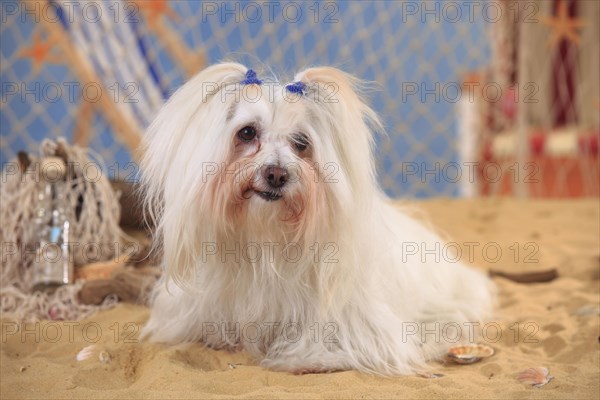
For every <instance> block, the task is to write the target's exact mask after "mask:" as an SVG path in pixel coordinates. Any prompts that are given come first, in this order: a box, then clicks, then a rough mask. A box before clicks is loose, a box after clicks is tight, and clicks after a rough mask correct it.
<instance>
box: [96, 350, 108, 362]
mask: <svg viewBox="0 0 600 400" xmlns="http://www.w3.org/2000/svg"><path fill="white" fill-rule="evenodd" d="M98 360H100V362H101V363H102V364H108V363H109V362H110V354H108V352H107V351H106V350H102V351H101V352H100V353H98Z"/></svg>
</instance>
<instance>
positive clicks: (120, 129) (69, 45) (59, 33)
mask: <svg viewBox="0 0 600 400" xmlns="http://www.w3.org/2000/svg"><path fill="white" fill-rule="evenodd" d="M24 1H25V2H26V3H28V4H30V8H31V9H33V10H35V12H36V14H37V15H36V18H37V19H36V20H37V21H39V22H40V24H41V25H42V26H43V27H44V29H45V30H46V32H47V33H48V34H49V35H50V36H51V37H52V38H53V40H54V42H55V43H56V44H57V46H58V47H59V48H60V50H61V52H62V55H63V56H64V60H65V64H66V65H68V66H70V67H71V68H73V71H74V72H75V74H76V75H77V77H78V78H79V81H80V82H81V84H82V85H86V84H93V85H95V86H96V87H97V88H100V95H99V96H98V99H97V102H96V103H94V104H97V106H98V107H99V108H100V109H101V110H102V112H103V113H104V116H105V117H106V120H107V121H108V123H109V124H110V125H111V126H112V128H113V130H114V133H115V136H116V138H117V140H119V141H120V142H121V143H123V144H124V145H125V146H126V147H127V148H128V149H129V150H130V152H131V154H132V156H133V158H134V159H136V160H139V159H140V158H141V153H140V151H141V150H140V146H139V145H140V143H141V139H142V132H141V129H139V127H138V125H137V122H136V121H135V120H133V119H132V117H131V116H130V115H128V114H126V113H123V112H121V110H119V106H118V105H117V104H116V103H115V102H114V100H113V98H112V96H109V95H108V93H109V92H108V90H106V88H105V87H104V85H103V84H102V80H101V79H100V77H99V76H98V75H97V74H96V72H95V71H94V68H93V67H92V65H91V64H90V62H89V60H87V59H86V58H85V57H83V55H82V54H81V52H80V51H79V49H77V48H76V46H75V45H74V44H73V40H72V39H71V37H70V36H69V34H68V33H67V32H66V31H65V30H64V29H63V27H62V26H61V25H60V24H59V23H57V22H56V21H57V20H58V17H57V18H56V19H54V18H53V19H50V18H47V17H46V16H45V15H44V14H43V13H44V12H45V11H46V7H44V5H45V3H44V2H40V1H39V0H24ZM51 8H52V7H51ZM83 101H86V100H83Z"/></svg>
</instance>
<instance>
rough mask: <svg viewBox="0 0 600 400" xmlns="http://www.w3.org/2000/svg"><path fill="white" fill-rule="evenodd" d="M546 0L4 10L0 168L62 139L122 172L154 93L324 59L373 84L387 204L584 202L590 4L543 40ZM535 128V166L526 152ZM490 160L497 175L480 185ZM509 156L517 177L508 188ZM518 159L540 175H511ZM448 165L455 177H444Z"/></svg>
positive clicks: (592, 63) (590, 144)
mask: <svg viewBox="0 0 600 400" xmlns="http://www.w3.org/2000/svg"><path fill="white" fill-rule="evenodd" d="M561 1H563V0H548V1H542V0H536V1H520V2H517V1H511V0H502V1H493V0H490V1H475V2H453V1H446V2H439V1H431V2H429V1H428V2H417V1H373V2H371V1H344V2H307V3H300V2H200V1H190V2H186V1H177V2H168V1H161V0H154V1H137V2H121V1H113V2H101V1H88V2H66V1H62V0H61V1H55V2H40V3H35V2H31V1H25V2H18V3H17V2H3V4H2V16H1V17H2V26H1V27H0V33H1V36H2V51H1V65H2V67H1V71H0V81H1V84H2V91H3V93H2V103H1V105H0V106H1V111H2V112H1V114H2V115H1V116H0V131H1V135H2V143H1V146H0V152H1V154H2V157H3V160H8V159H9V158H11V157H12V155H13V154H14V153H15V152H16V151H17V150H19V149H24V150H31V149H35V148H36V147H37V144H38V143H39V141H40V140H41V139H42V138H44V137H51V138H56V137H59V136H66V137H68V138H69V139H71V140H73V141H75V142H76V143H78V144H81V145H84V146H90V147H91V148H93V149H94V150H96V151H97V152H98V153H100V154H101V156H102V157H103V158H104V159H105V160H107V163H108V164H109V168H108V172H109V173H110V174H111V175H117V177H119V178H130V177H131V176H134V172H135V169H136V167H135V165H133V164H128V162H129V161H131V160H135V159H136V156H135V155H133V154H132V148H133V147H134V146H135V145H136V144H137V143H138V142H139V137H140V136H141V134H142V131H143V129H144V128H145V127H146V126H147V124H148V122H149V121H150V120H151V118H152V116H153V115H154V113H155V112H156V109H157V108H158V107H159V105H160V102H161V98H163V97H167V96H168V94H169V93H171V92H172V91H173V90H174V89H176V88H177V87H178V86H180V85H181V84H182V83H183V82H185V80H186V79H187V78H188V77H189V76H190V75H191V74H193V73H194V72H195V71H197V70H198V69H200V68H202V67H204V66H206V65H208V64H211V63H214V62H217V61H220V60H222V59H226V58H231V57H233V58H236V59H237V60H241V61H243V62H245V63H246V64H247V65H248V66H250V67H256V66H257V65H258V64H266V65H269V66H272V67H273V68H274V70H275V71H276V72H280V73H281V75H282V78H283V79H285V78H288V77H290V76H291V75H292V74H293V73H294V72H295V71H297V70H299V69H301V68H304V67H307V66H311V65H316V64H321V65H323V64H328V65H334V66H337V67H340V68H343V69H345V70H347V71H349V72H351V73H353V74H355V75H357V76H359V77H361V78H363V79H366V80H370V81H376V82H377V83H378V84H379V89H380V90H379V91H378V92H376V93H375V94H374V96H373V102H374V108H375V109H376V111H377V112H379V113H380V114H381V116H382V119H383V121H384V122H385V125H386V128H387V131H388V132H389V137H388V138H385V139H382V140H381V141H380V143H379V147H378V153H377V161H378V166H379V171H380V181H381V183H382V186H383V188H384V189H385V190H386V191H387V192H388V193H389V194H391V195H393V196H406V197H411V196H418V197H428V196H433V195H451V196H455V195H461V194H462V195H477V194H481V193H483V194H494V193H513V194H514V193H517V194H521V195H525V196H527V195H532V196H548V195H559V196H560V195H597V194H598V184H597V181H598V179H597V178H598V168H597V146H598V141H597V132H598V126H599V122H598V114H599V108H600V83H599V82H598V74H597V71H598V69H599V65H598V64H599V56H598V47H599V45H598V41H597V38H598V36H599V35H600V33H599V31H598V26H599V25H600V24H599V7H600V6H599V4H598V2H595V1H581V2H577V3H576V4H575V2H573V1H567V0H564V2H565V4H566V3H568V7H567V9H568V10H567V11H568V15H567V16H568V17H569V18H581V19H582V20H583V21H582V22H583V24H581V25H578V26H576V27H575V28H574V32H575V33H576V35H577V36H578V37H580V43H579V44H578V45H577V44H575V43H571V42H572V40H573V38H571V37H560V38H558V39H557V42H556V43H554V44H552V43H548V39H549V38H550V37H552V35H553V34H554V33H553V32H554V31H555V30H556V29H557V28H555V25H553V20H552V18H555V19H556V18H558V17H559V16H560V12H561V11H560V4H561ZM36 4H38V6H36ZM59 6H60V7H61V14H60V15H61V18H58V17H57V14H56V10H58V9H59ZM36 7H37V8H36ZM46 42H47V43H50V44H52V46H51V50H50V53H51V54H52V56H49V57H45V58H44V57H42V60H41V61H39V62H38V61H35V59H36V58H35V57H34V56H32V55H31V52H27V50H28V49H31V48H32V47H33V46H34V45H36V44H40V43H46ZM38 47H39V46H38ZM557 57H558V58H560V59H561V60H562V61H560V60H559V61H557ZM465 82H466V83H467V84H473V83H477V85H479V86H476V87H474V86H472V85H471V86H468V85H467V86H464V84H465ZM75 84H78V85H79V86H78V87H77V88H76V90H74V96H70V92H69V88H70V87H73V85H75ZM36 85H39V87H38V88H36ZM69 85H71V86H69ZM86 85H87V86H86ZM96 85H97V86H96ZM486 85H487V86H486ZM54 86H58V87H60V88H61V89H62V93H61V94H60V95H59V96H54V97H56V100H55V99H54V97H53V92H52V90H55V89H53V88H54ZM98 87H99V88H100V91H101V93H102V96H103V98H102V99H101V100H99V101H98V100H97V98H96V96H95V95H94V91H93V90H94V89H95V88H96V89H97V88H98ZM469 87H470V88H471V89H469V90H468V88H469ZM482 87H487V88H489V89H491V90H490V91H487V92H484V93H483V94H482V91H481V88H482ZM86 88H87V91H86V90H84V89H86ZM461 89H462V91H461ZM496 89H498V90H499V91H500V93H501V95H499V96H496V94H495V92H494V90H496ZM515 89H516V90H517V91H518V92H519V93H520V97H519V99H517V100H512V104H511V99H512V98H513V96H514V93H515ZM471 94H473V96H471ZM36 96H37V97H36ZM528 96H529V97H528ZM526 98H527V99H530V100H535V102H528V101H525V100H526ZM559 115H562V117H560V118H558V117H557V116H559ZM557 127H559V128H560V129H561V130H560V132H558V133H559V135H555V133H556V132H555V131H556V128H557ZM565 130H566V131H567V132H563V131H565ZM537 134H540V135H541V136H542V138H541V140H542V141H543V142H544V146H543V147H544V151H543V152H542V155H543V157H541V158H540V157H537V156H536V157H532V150H531V146H530V141H532V140H533V141H534V142H535V140H537V139H536V138H535V137H536V135H537ZM561 135H562V136H561ZM504 136H507V137H508V138H507V139H506V138H504ZM563 136H564V139H563ZM594 137H596V139H594ZM498 138H499V139H498ZM594 140H595V141H594ZM511 141H512V142H511ZM503 143H513V144H512V145H510V144H509V145H508V146H504V145H503ZM594 143H595V144H594ZM573 144H574V145H573ZM594 146H595V147H594ZM534 147H535V146H534ZM594 148H595V149H596V150H595V153H594ZM582 151H583V153H585V156H581V154H582ZM594 154H595V155H594ZM490 162H491V163H493V165H495V166H501V171H502V172H503V173H504V175H505V176H507V177H508V178H509V179H501V180H499V181H495V180H494V179H490V177H489V176H487V175H486V170H484V167H485V166H486V163H488V164H489V163H490ZM515 162H518V163H519V166H518V168H519V169H520V172H521V174H520V176H519V177H518V179H510V178H511V177H513V173H512V172H511V171H510V170H507V169H509V168H511V166H513V165H514V163H515ZM528 162H533V163H534V164H535V167H536V168H537V171H538V172H536V174H535V178H536V179H537V180H538V181H539V180H540V179H542V178H543V179H544V182H542V183H539V182H538V183H537V184H535V185H534V184H530V183H529V182H524V179H523V178H522V177H523V176H525V175H526V174H527V173H528V172H529V171H528V170H527V163H528ZM469 163H476V164H477V167H476V168H475V172H476V174H475V176H474V177H472V178H471V177H470V175H471V174H470V173H469V172H470V165H471V164H469ZM454 164H456V165H458V167H459V168H460V172H461V175H462V176H461V179H454V177H455V175H454V174H451V173H450V172H451V171H450V170H448V169H444V167H447V166H449V165H450V166H452V165H454ZM415 168H416V170H415ZM513 168H514V167H513ZM554 176H558V177H562V178H559V179H558V178H557V179H554V178H552V177H554ZM575 181H580V183H581V184H580V186H581V187H579V186H577V187H575V188H573V187H571V186H573V185H575V184H574V183H570V182H575ZM564 182H567V183H566V184H565V183H564ZM569 185H571V186H569Z"/></svg>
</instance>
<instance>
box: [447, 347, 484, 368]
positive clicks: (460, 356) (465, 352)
mask: <svg viewBox="0 0 600 400" xmlns="http://www.w3.org/2000/svg"><path fill="white" fill-rule="evenodd" d="M493 355H494V349H493V348H491V347H490V346H486V345H483V344H472V345H468V346H458V347H452V348H451V349H450V350H448V354H446V358H447V359H448V360H450V361H453V362H455V363H457V364H473V363H476V362H477V361H480V360H481V359H482V358H487V357H491V356H493Z"/></svg>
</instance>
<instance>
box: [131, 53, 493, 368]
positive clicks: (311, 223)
mask: <svg viewBox="0 0 600 400" xmlns="http://www.w3.org/2000/svg"><path fill="white" fill-rule="evenodd" d="M246 71H247V69H246V67H244V66H242V65H240V64H235V63H224V64H218V65H214V66H211V67H209V68H207V69H205V70H204V71H202V72H200V73H199V74H198V75H196V76H195V77H194V78H192V79H191V80H190V81H189V82H188V83H187V84H185V85H184V86H183V87H182V88H180V89H179V90H178V91H177V92H176V93H175V94H174V95H173V96H172V97H171V98H170V99H169V101H168V102H167V103H166V105H165V106H164V108H163V109H162V110H161V111H160V113H159V115H158V116H157V118H156V120H155V121H154V123H153V124H152V126H151V127H150V128H149V130H148V132H147V134H146V137H145V145H146V147H145V156H144V159H143V164H142V175H143V183H144V185H145V188H146V204H147V206H148V210H149V212H150V216H151V217H152V218H153V219H154V220H155V222H156V224H157V227H158V228H157V241H158V242H159V243H160V244H161V245H162V250H163V252H164V261H163V263H164V272H165V273H164V276H163V278H162V279H161V281H160V282H159V284H158V285H157V286H156V288H155V290H154V294H153V299H152V303H153V306H152V313H151V317H150V320H149V321H148V323H147V325H146V326H145V327H144V329H143V335H144V336H145V337H149V338H150V339H151V340H153V341H158V342H165V343H180V342H194V341H203V342H204V343H206V344H207V345H208V346H211V347H215V348H223V347H227V348H233V349H240V348H243V349H245V350H247V351H249V352H250V353H252V354H253V355H254V356H255V357H256V358H257V359H258V360H260V361H261V363H262V365H264V366H266V367H269V368H273V369H276V370H284V371H294V372H302V371H314V372H318V371H329V370H347V369H357V370H360V371H364V372H368V373H375V374H382V375H399V374H411V373H414V372H415V371H420V370H423V369H424V368H425V362H426V361H427V360H429V359H431V358H435V357H438V356H439V355H440V354H442V352H443V351H445V349H446V348H447V347H448V346H449V344H448V343H446V342H445V341H443V340H435V339H434V340H429V341H427V342H424V341H423V340H422V335H421V332H420V331H419V332H418V333H417V334H406V333H407V332H408V333H410V332H412V328H411V329H408V328H409V325H410V327H414V326H415V325H417V326H418V327H422V326H424V325H423V324H426V323H428V324H430V323H436V322H439V323H441V324H444V323H456V324H459V326H464V325H462V324H463V323H464V322H469V321H471V322H475V321H480V320H482V319H483V318H485V317H487V316H489V313H490V311H491V309H492V306H493V297H494V296H493V291H494V290H493V287H492V285H491V283H490V282H489V280H488V279H487V278H486V277H485V276H484V275H483V274H482V273H480V272H477V271H475V270H471V269H468V268H466V267H465V266H463V265H461V264H460V263H451V262H448V261H444V260H443V259H442V260H441V261H440V262H439V263H435V262H431V261H427V260H425V261H426V262H423V261H422V260H421V259H420V257H418V256H413V257H410V258H408V259H407V258H406V255H403V254H402V251H403V248H402V243H417V244H424V245H425V246H428V247H427V248H429V249H430V248H433V247H434V246H435V243H440V244H443V242H442V240H441V239H440V238H439V237H438V236H437V235H436V234H435V233H433V232H432V231H431V230H429V229H427V228H425V227H424V226H423V225H422V224H421V223H419V222H417V221H416V220H414V219H413V218H411V217H410V216H408V215H407V214H406V213H402V212H399V211H397V209H395V208H394V207H392V206H391V205H390V204H389V200H388V199H387V198H386V196H385V195H384V194H383V192H382V191H381V190H380V188H379V187H378V185H377V183H376V174H375V163H374V159H373V143H374V140H373V131H375V130H378V129H380V124H379V122H378V119H377V116H376V115H375V113H374V112H373V111H372V110H371V109H370V108H369V107H368V106H367V105H366V104H365V103H364V102H363V101H362V100H361V98H360V95H359V91H358V90H357V87H358V84H359V82H358V81H357V80H356V79H354V78H353V77H351V76H350V75H347V74H345V73H343V72H341V71H339V70H337V69H334V68H327V67H322V68H311V69H308V70H306V71H303V72H300V73H299V74H297V75H296V77H295V78H294V81H302V82H304V83H306V84H307V88H308V93H306V95H305V96H302V97H294V96H290V95H289V93H287V92H286V91H285V90H284V88H283V86H282V85H281V84H279V83H276V82H274V83H272V84H263V85H261V86H258V85H248V86H247V87H244V86H240V85H237V84H238V83H239V82H240V81H242V80H243V79H244V76H245V73H246ZM262 78H264V77H262ZM250 89H251V90H254V91H255V92H253V94H256V93H260V94H261V96H260V98H259V99H258V100H252V101H249V99H247V98H246V97H248V96H243V95H241V94H242V92H243V91H244V90H250ZM257 91H258V92H257ZM236 93H237V94H240V96H236V95H235V94H236ZM236 97H237V98H236ZM252 99H256V97H255V96H253V97H252ZM257 121H258V125H260V132H261V133H260V139H259V142H260V144H259V145H256V146H255V147H251V146H250V147H249V148H247V149H246V148H243V147H242V148H241V150H239V151H238V152H237V154H236V155H235V156H232V154H233V153H234V150H233V147H234V143H235V135H236V132H237V131H238V130H239V129H240V128H241V127H242V126H244V125H246V124H249V123H257ZM297 132H303V133H305V134H306V135H308V137H309V139H310V148H311V149H310V152H311V153H310V157H309V158H308V159H303V158H302V157H300V156H299V155H298V154H297V152H295V151H294V149H293V148H292V146H291V145H290V137H291V135H293V134H295V133H297ZM232 157H233V159H235V157H239V158H240V159H241V160H246V161H248V160H252V162H253V163H256V165H262V164H264V163H273V162H277V163H279V164H280V165H294V166H298V168H296V169H294V168H290V171H289V173H290V175H291V178H294V179H291V180H290V182H289V183H288V184H287V185H286V186H285V188H284V198H283V199H282V200H279V201H275V202H267V201H265V200H263V199H262V198H260V197H258V196H257V195H251V196H249V198H247V199H246V198H245V197H244V198H243V199H242V200H240V198H239V193H237V194H238V196H237V197H236V190H237V189H236V188H235V187H229V186H228V185H230V183H231V182H234V185H242V184H250V185H256V186H258V187H261V185H264V182H262V181H261V177H260V173H259V171H258V169H252V167H251V168H250V169H249V170H248V171H250V172H251V173H252V174H253V175H252V176H251V177H250V178H248V179H246V180H244V179H243V178H242V177H241V176H242V175H239V174H241V172H240V170H237V171H234V172H233V173H234V174H235V173H237V174H238V175H239V178H236V179H234V180H232V181H227V179H226V178H223V176H221V175H219V173H222V172H223V168H224V166H225V165H227V164H228V163H231V162H232ZM252 165H253V164H252ZM214 166H219V173H215V172H214V169H213V168H214ZM238 175H236V176H238ZM239 190H243V188H239ZM294 207H296V209H295V210H296V211H300V213H299V214H298V212H296V215H295V217H292V218H288V217H289V212H290V211H289V210H290V209H294ZM290 242H293V246H291V245H290V247H288V248H287V249H288V250H291V249H293V250H295V252H287V253H286V252H284V251H283V248H284V246H285V245H286V244H289V243H290ZM257 249H260V251H261V252H262V256H261V257H255V256H252V257H250V256H248V254H246V253H248V252H250V251H253V252H254V253H253V255H256V254H258V250H257ZM298 249H300V251H301V257H300V258H299V259H297V260H296V257H295V254H296V251H298ZM244 251H246V253H244ZM291 254H292V256H290V255H291ZM291 258H294V260H291ZM286 324H287V325H286ZM291 328H293V329H292V331H293V332H292V331H290V329H291ZM215 329H216V331H215ZM215 332H216V333H215ZM256 334H260V337H258V338H256V337H255V335H256Z"/></svg>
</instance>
